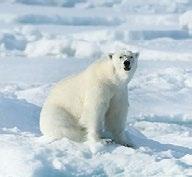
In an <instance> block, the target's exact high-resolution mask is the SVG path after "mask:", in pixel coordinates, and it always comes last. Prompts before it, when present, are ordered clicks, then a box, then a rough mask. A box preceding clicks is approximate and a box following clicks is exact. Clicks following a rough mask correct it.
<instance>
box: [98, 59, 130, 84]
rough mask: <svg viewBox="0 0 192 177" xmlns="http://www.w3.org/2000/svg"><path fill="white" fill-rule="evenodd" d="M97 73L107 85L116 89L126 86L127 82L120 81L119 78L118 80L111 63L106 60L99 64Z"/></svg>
mask: <svg viewBox="0 0 192 177" xmlns="http://www.w3.org/2000/svg"><path fill="white" fill-rule="evenodd" d="M98 67H99V70H98V71H99V73H98V75H100V76H101V77H100V78H101V79H103V80H104V81H105V82H108V83H109V84H113V85H116V86H117V87H121V86H125V85H126V86H127V81H122V79H121V78H119V77H118V76H119V75H118V73H117V71H116V70H115V67H114V66H113V63H112V62H111V61H110V60H109V59H108V58H107V59H103V60H101V61H100V62H99V66H98Z"/></svg>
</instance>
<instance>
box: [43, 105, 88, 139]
mask: <svg viewBox="0 0 192 177" xmlns="http://www.w3.org/2000/svg"><path fill="white" fill-rule="evenodd" d="M47 110H48V111H47ZM40 128H41V132H42V133H43V134H44V135H45V136H48V137H50V138H54V139H61V138H64V137H66V138H69V139H71V140H73V141H83V140H84V138H85V136H86V131H85V129H84V128H83V127H81V126H80V125H79V124H78V121H77V120H76V119H75V118H74V117H73V116H72V115H71V114H69V113H68V112H66V111H65V109H63V108H60V107H53V106H51V107H50V108H48V109H47V108H46V111H45V110H42V113H41V121H40Z"/></svg>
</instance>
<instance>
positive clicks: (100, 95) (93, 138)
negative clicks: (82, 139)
mask: <svg viewBox="0 0 192 177" xmlns="http://www.w3.org/2000/svg"><path fill="white" fill-rule="evenodd" d="M108 107H109V97H108V96H107V94H105V93H104V90H101V88H95V89H92V90H89V93H87V95H86V97H85V103H84V108H83V113H82V116H81V120H80V121H81V122H82V123H83V124H84V126H85V127H86V128H87V140H88V141H90V142H98V141H101V142H102V133H103V129H104V121H105V114H106V111H107V109H108Z"/></svg>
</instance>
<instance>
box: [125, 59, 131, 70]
mask: <svg viewBox="0 0 192 177" xmlns="http://www.w3.org/2000/svg"><path fill="white" fill-rule="evenodd" d="M124 66H125V67H126V68H129V66H130V61H128V60H125V61H124Z"/></svg>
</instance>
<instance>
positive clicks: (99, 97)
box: [40, 50, 139, 145]
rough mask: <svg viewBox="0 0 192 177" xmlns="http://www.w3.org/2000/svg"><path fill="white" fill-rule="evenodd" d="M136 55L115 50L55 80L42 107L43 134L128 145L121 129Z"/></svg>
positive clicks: (125, 117) (124, 122) (126, 108)
mask: <svg viewBox="0 0 192 177" xmlns="http://www.w3.org/2000/svg"><path fill="white" fill-rule="evenodd" d="M138 56H139V53H138V52H135V53H134V52H131V51H128V50H120V51H116V52H115V53H110V54H108V55H107V56H105V57H103V58H102V59H99V60H97V61H96V62H95V63H93V64H91V65H90V66H89V67H88V68H87V69H86V70H84V71H82V72H81V73H78V74H76V75H74V76H71V77H69V78H67V79H64V80H62V81H60V82H58V83H57V84H56V86H55V87H54V88H53V89H52V90H51V92H50V94H49V95H48V98H47V100H46V101H45V103H44V105H43V108H42V111H41V115H40V130H41V132H42V134H43V135H45V136H48V137H52V138H54V139H60V138H63V137H67V138H69V139H71V140H74V141H81V142H82V141H91V142H103V141H104V140H106V139H110V140H112V141H114V142H115V143H118V144H122V145H130V142H128V140H127V138H126V136H125V133H124V128H125V125H126V119H127V112H128V105H129V104H128V89H127V84H128V82H129V81H130V80H131V79H132V77H133V75H134V73H135V71H136V68H137V60H138Z"/></svg>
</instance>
